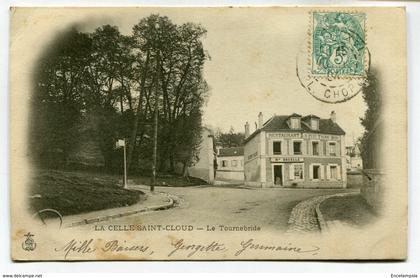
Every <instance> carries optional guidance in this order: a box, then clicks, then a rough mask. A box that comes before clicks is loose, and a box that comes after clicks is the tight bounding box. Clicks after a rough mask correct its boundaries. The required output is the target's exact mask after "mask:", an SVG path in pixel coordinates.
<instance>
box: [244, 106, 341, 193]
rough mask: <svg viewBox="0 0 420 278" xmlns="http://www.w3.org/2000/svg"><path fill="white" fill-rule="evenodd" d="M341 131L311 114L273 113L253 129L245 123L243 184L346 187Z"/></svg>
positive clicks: (333, 117) (333, 122)
mask: <svg viewBox="0 0 420 278" xmlns="http://www.w3.org/2000/svg"><path fill="white" fill-rule="evenodd" d="M344 135H345V132H344V131H343V129H342V128H341V127H340V126H339V125H338V123H337V122H336V114H335V112H334V111H333V112H331V117H330V118H329V119H321V118H319V117H318V116H315V115H307V116H304V117H303V116H301V115H298V114H292V115H283V116H278V115H275V116H273V117H271V118H270V119H269V120H268V121H267V122H265V123H264V121H263V115H262V113H260V114H259V115H258V124H257V129H256V130H255V132H253V133H252V134H250V132H249V124H248V123H246V125H245V138H246V139H245V145H244V174H245V184H246V185H249V186H255V187H307V188H344V187H346V180H347V176H346V165H345V164H346V156H345V155H346V154H345V143H344Z"/></svg>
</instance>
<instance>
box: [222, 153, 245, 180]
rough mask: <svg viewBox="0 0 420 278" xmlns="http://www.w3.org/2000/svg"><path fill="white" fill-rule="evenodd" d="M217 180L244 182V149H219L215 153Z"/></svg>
mask: <svg viewBox="0 0 420 278" xmlns="http://www.w3.org/2000/svg"><path fill="white" fill-rule="evenodd" d="M216 178H217V179H222V180H237V181H243V180H244V148H243V147H233V148H219V149H218V152H217V173H216Z"/></svg>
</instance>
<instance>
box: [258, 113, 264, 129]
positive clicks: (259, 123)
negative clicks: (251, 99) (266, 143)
mask: <svg viewBox="0 0 420 278" xmlns="http://www.w3.org/2000/svg"><path fill="white" fill-rule="evenodd" d="M263 124H264V120H263V113H262V112H260V114H258V129H260V128H262V126H263Z"/></svg>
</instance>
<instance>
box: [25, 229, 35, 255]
mask: <svg viewBox="0 0 420 278" xmlns="http://www.w3.org/2000/svg"><path fill="white" fill-rule="evenodd" d="M33 236H34V235H33V234H31V233H30V232H28V233H27V234H26V235H25V237H26V239H25V241H24V242H22V249H23V250H25V251H28V252H29V251H34V250H35V248H36V242H35V240H34V239H33V238H32V237H33Z"/></svg>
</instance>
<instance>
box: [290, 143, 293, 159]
mask: <svg viewBox="0 0 420 278" xmlns="http://www.w3.org/2000/svg"><path fill="white" fill-rule="evenodd" d="M289 154H290V155H293V141H292V140H289Z"/></svg>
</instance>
